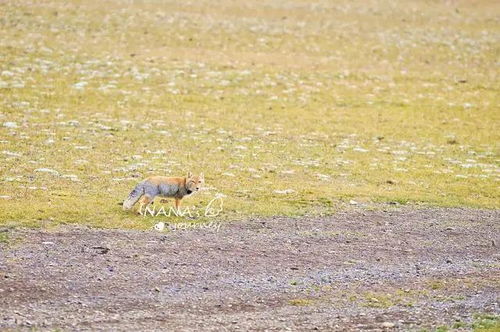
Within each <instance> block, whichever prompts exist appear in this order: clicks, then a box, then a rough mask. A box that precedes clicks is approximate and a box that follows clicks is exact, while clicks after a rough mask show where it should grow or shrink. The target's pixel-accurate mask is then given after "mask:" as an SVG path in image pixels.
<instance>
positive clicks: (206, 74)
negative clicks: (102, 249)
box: [0, 1, 500, 228]
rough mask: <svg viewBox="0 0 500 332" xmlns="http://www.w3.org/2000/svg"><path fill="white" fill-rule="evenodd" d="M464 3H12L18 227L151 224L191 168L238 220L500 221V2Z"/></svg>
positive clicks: (6, 207)
mask: <svg viewBox="0 0 500 332" xmlns="http://www.w3.org/2000/svg"><path fill="white" fill-rule="evenodd" d="M455 6H456V9H458V11H456V10H455V8H454V7H452V6H451V5H444V4H434V5H433V6H429V5H427V4H425V3H416V2H411V1H400V2H398V3H397V4H393V3H392V2H389V1H376V2H372V3H369V4H366V3H364V2H363V3H359V4H357V3H352V2H351V1H341V2H336V3H335V4H330V3H329V2H328V3H327V2H318V3H302V2H294V1H282V2H275V3H273V6H272V8H271V7H269V6H268V5H265V4H257V3H247V2H241V3H234V2H227V3H226V2H222V3H218V4H217V5H214V4H213V3H211V2H210V3H209V2H203V1H202V2H197V3H196V4H191V5H189V6H184V5H182V4H172V3H156V2H155V3H154V4H153V3H141V2H136V3H134V4H131V5H130V6H128V7H123V6H122V5H121V3H120V2H118V1H109V2H106V4H102V3H101V2H97V1H85V2H79V1H73V2H70V3H66V2H61V1H46V2H43V3H39V4H37V5H36V6H33V4H31V3H28V2H23V1H16V2H14V1H8V2H3V3H2V4H0V10H1V11H2V12H3V13H4V18H5V19H4V20H3V21H1V22H0V24H1V26H0V28H1V29H2V31H4V32H5V33H3V34H2V37H1V39H0V48H1V49H2V50H3V51H2V58H1V61H0V94H1V96H2V98H1V100H0V110H1V112H0V124H1V127H0V151H1V154H0V156H1V158H2V163H1V164H0V174H1V176H0V181H1V182H2V189H1V191H0V209H1V210H2V213H1V215H0V223H1V224H6V225H27V226H42V227H50V226H51V225H57V224H60V223H84V224H90V225H94V226H99V227H127V228H150V227H152V225H154V224H155V223H156V222H159V221H160V220H156V219H148V218H143V217H138V216H135V215H132V214H126V213H124V212H122V210H121V207H120V206H119V205H118V204H119V203H120V202H121V201H122V200H123V199H124V198H125V197H126V195H127V194H128V192H129V191H130V190H131V189H132V188H133V186H134V185H135V183H136V182H137V181H139V180H140V179H141V178H143V177H146V176H149V175H157V174H164V175H171V176H178V175H182V174H184V173H186V172H187V171H188V170H191V171H193V172H195V173H198V172H201V171H204V172H205V175H206V182H207V190H204V191H202V192H201V193H199V194H198V195H196V196H193V197H190V198H187V199H186V200H185V204H187V205H188V206H189V205H195V206H198V207H199V206H203V205H204V204H206V203H207V202H208V201H210V199H212V198H213V197H215V195H217V194H223V195H225V196H226V197H225V198H224V212H223V214H222V215H221V217H220V218H221V219H226V220H227V219H233V220H234V219H241V218H248V217H254V216H269V215H290V216H299V215H303V214H317V213H331V212H333V211H335V210H336V209H338V208H339V207H341V206H343V204H346V205H349V202H350V201H355V202H356V206H358V207H374V206H376V205H377V204H378V203H380V202H396V203H399V204H407V203H410V204H427V205H439V206H471V207H483V208H498V197H499V191H498V184H499V164H498V142H499V138H500V137H499V134H498V132H499V130H498V123H499V120H500V116H499V115H500V114H499V111H498V107H496V105H497V104H498V97H497V96H498V92H499V83H498V81H497V80H496V79H495V78H496V76H497V74H498V71H497V69H496V68H497V67H496V63H495V61H496V55H495V54H497V53H496V52H498V46H497V45H498V38H497V37H496V35H495V34H494V33H493V32H492V31H495V29H497V27H496V26H495V25H494V22H495V21H494V19H493V18H494V13H495V9H496V8H494V7H495V6H496V5H495V4H493V3H490V2H486V1H485V2H482V3H479V4H477V5H475V4H470V3H468V2H465V1H464V2H457V3H456V4H455ZM465 13H466V14H465ZM169 204H171V203H169ZM175 220H183V219H175ZM161 221H165V220H161Z"/></svg>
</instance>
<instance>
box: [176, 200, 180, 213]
mask: <svg viewBox="0 0 500 332" xmlns="http://www.w3.org/2000/svg"><path fill="white" fill-rule="evenodd" d="M180 207H181V199H180V198H176V199H175V209H176V210H177V212H180V210H179V208H180Z"/></svg>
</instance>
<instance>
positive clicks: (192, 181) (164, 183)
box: [123, 172, 205, 210]
mask: <svg viewBox="0 0 500 332" xmlns="http://www.w3.org/2000/svg"><path fill="white" fill-rule="evenodd" d="M204 181H205V177H204V176H203V173H201V174H200V175H199V176H193V174H192V173H191V172H189V173H188V175H187V176H186V177H166V176H152V177H149V178H147V179H145V180H143V181H141V182H140V183H139V184H138V185H137V186H135V188H134V189H133V190H132V191H131V192H130V194H129V195H128V197H127V199H125V201H124V202H123V209H124V210H130V209H131V208H132V207H133V206H134V204H135V203H137V201H139V199H140V200H141V202H140V203H141V205H142V206H146V205H148V204H151V203H152V202H153V201H154V199H155V197H156V196H160V197H173V198H175V208H176V209H179V207H180V205H181V199H182V198H183V197H184V196H187V195H190V194H192V193H193V192H196V191H198V190H200V188H201V186H202V184H203V182H204Z"/></svg>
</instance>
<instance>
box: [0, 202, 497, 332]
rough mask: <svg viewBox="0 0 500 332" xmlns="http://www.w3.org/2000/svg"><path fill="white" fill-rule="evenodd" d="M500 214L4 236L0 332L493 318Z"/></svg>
mask: <svg viewBox="0 0 500 332" xmlns="http://www.w3.org/2000/svg"><path fill="white" fill-rule="evenodd" d="M499 220H500V211H498V210H470V209H427V210H411V209H403V210H399V211H376V212H367V211H355V212H344V213H338V214H336V215H334V216H331V217H322V218H302V219H289V218H272V219H267V220H260V219H259V220H251V221H247V222H238V223H228V224H223V225H222V227H221V228H220V230H219V231H218V232H217V231H216V230H214V229H198V230H185V231H175V232H170V233H160V232H156V231H147V232H138V231H122V230H95V229H88V228H81V227H80V228H75V227H67V228H62V229H61V228H59V229H58V230H55V231H40V230H11V231H8V238H9V239H8V241H6V242H5V243H3V244H0V246H1V247H0V248H1V256H0V278H1V279H0V329H6V330H9V329H16V330H18V329H26V330H27V329H32V328H35V329H40V330H54V329H62V330H158V329H161V328H163V329H170V330H187V331H190V330H193V331H194V330H214V331H215V330H217V331H220V330H237V329H239V330H271V331H272V330H360V329H367V330H368V329H370V330H384V329H385V330H389V329H392V330H420V329H424V328H425V329H433V328H436V327H438V326H441V325H445V326H450V327H453V326H454V327H455V328H460V327H461V326H469V327H470V324H471V322H472V321H473V320H474V317H475V315H477V314H481V313H482V314H484V313H489V314H493V315H498V314H499V307H498V297H499V293H500V273H499V272H500V269H499V266H500V252H499V250H498V245H499V242H500V241H499V238H498V234H500V232H499V229H498V228H499Z"/></svg>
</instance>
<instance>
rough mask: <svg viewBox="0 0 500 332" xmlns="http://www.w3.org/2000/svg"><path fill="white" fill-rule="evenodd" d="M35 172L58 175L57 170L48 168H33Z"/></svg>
mask: <svg viewBox="0 0 500 332" xmlns="http://www.w3.org/2000/svg"><path fill="white" fill-rule="evenodd" d="M35 172H41V173H50V174H52V175H59V172H58V171H56V170H54V169H50V168H37V169H35Z"/></svg>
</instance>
